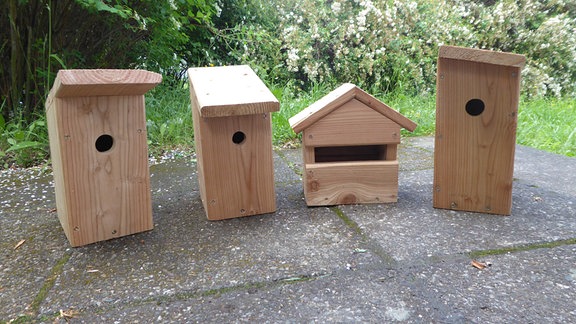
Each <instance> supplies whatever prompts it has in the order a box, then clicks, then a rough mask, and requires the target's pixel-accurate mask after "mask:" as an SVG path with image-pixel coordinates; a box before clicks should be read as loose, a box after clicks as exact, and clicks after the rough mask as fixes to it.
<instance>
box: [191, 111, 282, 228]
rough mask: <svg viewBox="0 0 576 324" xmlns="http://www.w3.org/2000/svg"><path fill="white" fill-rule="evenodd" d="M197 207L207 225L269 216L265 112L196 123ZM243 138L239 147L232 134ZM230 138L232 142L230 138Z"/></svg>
mask: <svg viewBox="0 0 576 324" xmlns="http://www.w3.org/2000/svg"><path fill="white" fill-rule="evenodd" d="M196 117H198V116H196ZM196 122H198V123H199V130H200V134H201V137H199V141H200V144H199V145H200V146H201V147H202V148H201V152H202V153H201V154H202V155H201V156H198V160H199V163H201V164H202V175H201V176H202V178H203V180H201V183H203V186H204V187H205V188H204V189H203V190H204V196H203V197H202V199H203V203H204V205H205V207H206V214H207V216H208V219H210V220H219V219H226V218H233V217H241V216H249V215H256V214H264V213H270V212H274V211H275V210H276V195H275V191H274V165H273V156H272V130H271V128H272V125H271V118H270V114H269V113H264V114H258V115H248V116H235V117H218V118H199V119H197V120H196ZM237 133H242V134H244V139H243V141H241V143H235V140H236V142H238V139H239V138H241V137H240V136H239V135H237V136H236V137H235V136H234V134H237ZM234 138H235V139H234Z"/></svg>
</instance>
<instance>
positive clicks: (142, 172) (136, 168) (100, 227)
mask: <svg viewBox="0 0 576 324" xmlns="http://www.w3.org/2000/svg"><path fill="white" fill-rule="evenodd" d="M56 101H57V102H56V107H53V108H50V109H49V111H50V113H49V115H48V116H50V117H49V123H50V126H49V129H50V140H51V146H59V148H57V149H56V150H55V151H54V152H52V156H53V163H54V177H55V185H56V186H57V188H56V195H57V208H58V216H59V217H60V219H61V222H62V225H63V227H64V231H65V233H66V235H67V236H68V239H69V240H70V243H71V244H72V246H79V245H85V244H89V243H93V242H97V241H102V240H107V239H111V238H115V237H120V236H125V235H129V234H133V233H137V232H142V231H146V230H151V229H152V228H153V223H152V203H151V194H150V177H149V172H148V149H147V138H146V116H145V111H144V96H143V95H139V96H99V97H68V98H56ZM102 135H110V136H111V138H112V139H113V143H112V144H111V146H110V149H108V150H104V151H102V152H100V151H99V150H98V149H97V144H96V142H97V139H98V138H99V137H100V136H102ZM100 149H102V147H100Z"/></svg>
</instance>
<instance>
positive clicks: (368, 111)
mask: <svg viewBox="0 0 576 324" xmlns="http://www.w3.org/2000/svg"><path fill="white" fill-rule="evenodd" d="M302 142H303V144H304V145H305V146H314V147H318V146H346V145H373V144H388V143H400V126H399V125H398V124H396V123H395V122H393V121H392V120H390V119H388V118H386V117H384V116H382V115H381V114H380V113H378V112H377V111H375V110H373V109H372V108H370V107H367V106H366V105H365V104H363V103H362V102H360V101H358V100H356V99H351V100H349V101H348V102H346V103H343V104H341V105H340V107H339V108H338V109H336V110H333V111H332V113H331V114H329V115H327V116H325V117H324V118H322V119H320V120H318V121H317V122H316V123H314V124H312V125H311V126H309V127H308V128H307V129H306V130H305V131H304V134H303V136H302Z"/></svg>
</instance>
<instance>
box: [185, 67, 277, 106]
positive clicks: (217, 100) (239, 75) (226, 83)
mask: <svg viewBox="0 0 576 324" xmlns="http://www.w3.org/2000/svg"><path fill="white" fill-rule="evenodd" d="M188 78H189V84H190V87H191V89H190V91H191V92H194V93H195V94H196V100H198V109H200V115H201V116H202V117H224V116H240V115H254V114H264V113H269V112H273V111H278V110H279V109H280V103H279V102H278V99H276V97H274V95H273V94H272V92H270V90H269V89H268V88H267V87H266V85H265V84H264V82H262V80H260V78H259V77H258V76H257V75H256V73H254V71H253V70H252V69H251V68H250V67H249V66H247V65H237V66H219V67H205V68H190V69H188Z"/></svg>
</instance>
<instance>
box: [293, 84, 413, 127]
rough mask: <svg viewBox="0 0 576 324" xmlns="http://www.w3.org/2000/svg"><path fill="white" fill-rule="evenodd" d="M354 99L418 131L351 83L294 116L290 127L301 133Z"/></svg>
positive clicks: (383, 104)
mask: <svg viewBox="0 0 576 324" xmlns="http://www.w3.org/2000/svg"><path fill="white" fill-rule="evenodd" d="M352 99H356V100H358V101H360V102H362V103H363V104H364V105H366V106H367V107H370V108H372V109H373V110H375V111H377V112H379V113H380V114H381V115H383V116H385V117H386V118H388V119H390V120H392V121H393V122H395V123H396V124H398V125H400V126H401V127H403V128H405V129H407V130H409V131H411V132H412V131H414V129H416V126H417V125H416V123H414V122H413V121H411V120H410V119H408V118H406V117H404V116H403V115H402V114H400V113H399V112H397V111H395V110H394V109H392V108H390V107H388V105H386V104H385V103H383V102H381V101H380V100H378V99H376V98H374V97H373V96H371V95H370V94H368V93H366V92H365V91H364V90H362V89H360V88H358V87H357V86H355V85H354V84H351V83H345V84H343V85H341V86H340V87H338V88H336V89H335V90H333V91H332V92H330V93H328V94H327V95H326V96H324V97H322V98H321V99H319V100H318V101H316V102H314V103H313V104H312V105H310V106H309V107H308V108H306V109H304V110H302V111H301V112H299V113H298V114H296V115H294V116H292V118H290V120H289V122H290V126H291V127H292V129H293V130H294V132H295V133H300V132H302V131H303V130H305V129H307V128H308V127H310V126H311V125H312V124H314V123H316V122H318V121H319V120H322V119H324V117H326V116H328V115H329V114H331V113H332V112H333V111H334V110H336V109H339V108H340V107H341V106H342V105H344V104H345V103H347V102H349V101H350V100H352Z"/></svg>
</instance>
